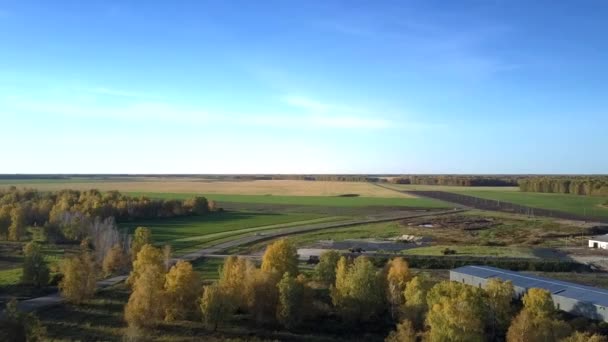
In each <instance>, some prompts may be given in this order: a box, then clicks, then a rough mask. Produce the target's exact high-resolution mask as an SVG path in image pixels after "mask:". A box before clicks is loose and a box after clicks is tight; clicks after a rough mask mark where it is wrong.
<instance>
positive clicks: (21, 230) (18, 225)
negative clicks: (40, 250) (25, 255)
mask: <svg viewBox="0 0 608 342" xmlns="http://www.w3.org/2000/svg"><path fill="white" fill-rule="evenodd" d="M24 234H25V211H24V210H23V207H22V206H21V205H16V206H15V207H14V208H13V209H12V210H11V225H10V226H9V227H8V239H9V240H11V241H19V240H21V238H23V235H24Z"/></svg>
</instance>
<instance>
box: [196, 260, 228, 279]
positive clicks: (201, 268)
mask: <svg viewBox="0 0 608 342" xmlns="http://www.w3.org/2000/svg"><path fill="white" fill-rule="evenodd" d="M223 264H224V259H222V258H203V259H199V260H196V261H194V262H193V263H192V266H193V267H194V270H195V271H197V272H199V274H200V275H201V277H202V278H203V280H204V281H209V280H217V279H219V269H220V266H222V265H223Z"/></svg>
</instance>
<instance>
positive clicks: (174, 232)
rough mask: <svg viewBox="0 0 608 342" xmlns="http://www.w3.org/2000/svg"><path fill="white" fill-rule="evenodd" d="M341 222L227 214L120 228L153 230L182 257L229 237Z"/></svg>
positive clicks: (136, 223) (310, 217)
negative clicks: (196, 248)
mask: <svg viewBox="0 0 608 342" xmlns="http://www.w3.org/2000/svg"><path fill="white" fill-rule="evenodd" d="M340 219H342V218H340V217H323V216H322V215H318V214H300V213H289V214H284V213H281V214H269V213H254V212H232V211H226V212H218V213H214V214H213V215H209V216H202V217H197V216H192V217H180V218H172V219H164V220H142V221H134V222H128V223H123V224H120V226H121V227H122V228H127V229H128V230H129V231H131V232H132V231H134V230H135V228H136V227H138V226H144V227H148V228H150V230H151V231H152V238H153V239H154V242H155V243H158V244H169V245H171V247H172V248H173V250H174V251H175V252H176V254H180V253H184V252H186V251H189V250H191V249H193V248H195V247H197V246H202V245H204V244H205V243H209V242H211V241H216V240H220V239H225V238H230V237H233V236H234V235H239V234H245V233H252V232H255V231H259V230H269V229H278V228H283V227H290V226H294V225H299V224H310V223H318V222H326V221H332V220H340Z"/></svg>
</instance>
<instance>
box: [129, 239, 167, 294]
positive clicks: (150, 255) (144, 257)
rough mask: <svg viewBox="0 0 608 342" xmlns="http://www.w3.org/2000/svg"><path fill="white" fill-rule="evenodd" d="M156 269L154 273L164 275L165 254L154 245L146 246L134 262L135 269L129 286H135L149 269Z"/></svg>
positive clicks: (132, 271)
mask: <svg viewBox="0 0 608 342" xmlns="http://www.w3.org/2000/svg"><path fill="white" fill-rule="evenodd" d="M147 268H154V272H155V273H158V274H164V272H165V264H164V256H163V252H162V251H161V250H160V249H159V248H156V247H154V246H152V245H149V244H146V245H143V247H142V248H141V249H140V251H139V253H137V256H136V259H135V261H133V269H132V270H131V274H130V275H129V278H128V279H127V284H129V285H133V284H135V282H136V281H137V278H138V277H139V276H140V275H141V274H142V273H143V272H144V271H145V270H146V269H147Z"/></svg>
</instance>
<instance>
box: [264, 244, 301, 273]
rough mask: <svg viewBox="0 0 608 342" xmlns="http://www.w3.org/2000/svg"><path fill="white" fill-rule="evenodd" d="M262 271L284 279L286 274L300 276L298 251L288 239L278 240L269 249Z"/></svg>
mask: <svg viewBox="0 0 608 342" xmlns="http://www.w3.org/2000/svg"><path fill="white" fill-rule="evenodd" d="M262 270H263V271H265V272H276V273H277V274H278V275H279V277H282V276H283V274H284V273H285V272H289V273H290V274H298V251H297V249H296V247H295V245H294V244H293V243H291V242H290V241H289V240H287V239H280V240H277V241H275V242H273V243H271V244H270V245H268V247H266V251H265V252H264V256H263V257H262Z"/></svg>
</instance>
